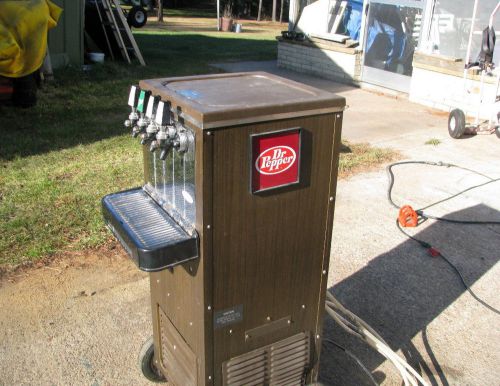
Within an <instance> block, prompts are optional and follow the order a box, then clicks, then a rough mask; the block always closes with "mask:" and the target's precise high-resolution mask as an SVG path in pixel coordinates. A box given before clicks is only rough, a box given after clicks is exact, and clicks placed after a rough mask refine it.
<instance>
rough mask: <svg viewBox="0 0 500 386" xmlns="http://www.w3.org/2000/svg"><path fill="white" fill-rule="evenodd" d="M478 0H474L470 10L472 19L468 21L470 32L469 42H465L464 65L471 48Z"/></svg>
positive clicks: (467, 62) (467, 61)
mask: <svg viewBox="0 0 500 386" xmlns="http://www.w3.org/2000/svg"><path fill="white" fill-rule="evenodd" d="M478 4H479V0H475V1H474V10H473V11H472V21H471V23H470V33H469V43H468V44H467V55H466V57H465V65H466V66H467V65H468V64H469V62H470V51H471V49H472V35H473V34H474V22H475V21H476V13H477V6H478Z"/></svg>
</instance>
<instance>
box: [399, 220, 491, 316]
mask: <svg viewBox="0 0 500 386" xmlns="http://www.w3.org/2000/svg"><path fill="white" fill-rule="evenodd" d="M396 225H397V227H398V229H399V230H400V232H401V233H403V234H404V235H405V236H406V237H408V238H410V239H412V240H413V241H416V242H417V243H419V244H420V245H421V246H422V247H424V248H425V249H428V250H432V251H433V252H434V253H435V256H439V257H441V258H442V259H443V260H444V261H445V262H446V263H448V265H449V266H450V267H451V268H453V270H454V271H455V272H456V273H457V275H458V277H459V278H460V281H461V282H462V284H463V286H464V287H465V289H466V290H467V291H468V292H469V293H470V294H471V296H472V297H473V298H474V299H476V300H477V301H478V302H479V303H481V304H482V305H483V306H484V307H486V308H488V309H489V310H490V311H493V312H494V313H496V314H499V315H500V311H499V310H497V309H496V308H494V307H492V306H490V305H489V304H488V303H486V302H485V301H484V300H483V299H481V298H480V297H479V296H477V295H476V294H475V293H474V291H472V289H471V288H470V287H469V286H468V285H467V283H466V282H465V279H464V276H463V275H462V272H460V270H459V269H458V268H457V266H456V265H455V264H453V263H452V262H451V261H450V260H449V259H448V258H447V257H446V256H444V255H443V254H442V253H441V251H438V250H437V249H434V248H433V247H432V245H430V244H429V243H427V242H425V241H423V240H420V239H418V238H416V237H414V236H412V235H410V234H409V233H407V232H405V231H404V230H403V228H401V224H400V223H399V221H398V220H396Z"/></svg>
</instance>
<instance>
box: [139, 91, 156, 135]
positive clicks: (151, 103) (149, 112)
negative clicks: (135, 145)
mask: <svg viewBox="0 0 500 386" xmlns="http://www.w3.org/2000/svg"><path fill="white" fill-rule="evenodd" d="M159 101H160V97H158V96H155V97H150V98H149V100H148V107H147V108H146V113H145V114H144V115H145V119H147V121H148V126H147V128H146V131H145V132H144V133H143V134H142V135H141V145H146V144H147V143H149V142H151V141H152V140H154V139H155V136H156V133H157V132H158V130H159V127H158V125H157V124H156V122H155V119H154V118H155V114H156V111H157V110H158V107H157V106H158V103H159Z"/></svg>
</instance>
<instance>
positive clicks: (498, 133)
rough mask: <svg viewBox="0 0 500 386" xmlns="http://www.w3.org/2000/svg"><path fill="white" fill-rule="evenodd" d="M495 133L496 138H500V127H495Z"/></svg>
mask: <svg viewBox="0 0 500 386" xmlns="http://www.w3.org/2000/svg"><path fill="white" fill-rule="evenodd" d="M495 134H496V135H497V137H498V138H500V127H497V128H496V129H495Z"/></svg>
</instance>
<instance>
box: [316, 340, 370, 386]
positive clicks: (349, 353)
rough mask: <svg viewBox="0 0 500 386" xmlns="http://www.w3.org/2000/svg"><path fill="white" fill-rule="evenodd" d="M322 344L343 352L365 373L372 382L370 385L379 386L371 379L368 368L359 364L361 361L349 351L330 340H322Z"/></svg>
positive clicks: (361, 363)
mask: <svg viewBox="0 0 500 386" xmlns="http://www.w3.org/2000/svg"><path fill="white" fill-rule="evenodd" d="M323 343H331V344H333V345H334V346H335V347H337V348H338V349H340V350H342V351H344V352H345V353H346V354H347V355H348V356H349V357H351V358H352V359H353V360H354V361H355V362H356V363H357V364H358V366H359V367H361V369H362V370H363V371H364V372H365V374H366V375H368V377H369V378H370V381H372V383H373V384H374V385H375V386H380V385H379V384H378V383H377V381H376V380H375V378H374V377H373V375H372V373H371V372H370V370H368V368H367V367H366V366H365V365H364V364H363V362H361V360H359V358H358V357H357V356H356V355H354V354H353V353H352V352H351V351H349V350H348V349H346V348H345V347H344V346H341V345H340V344H338V343H337V342H335V341H334V340H332V339H323Z"/></svg>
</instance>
